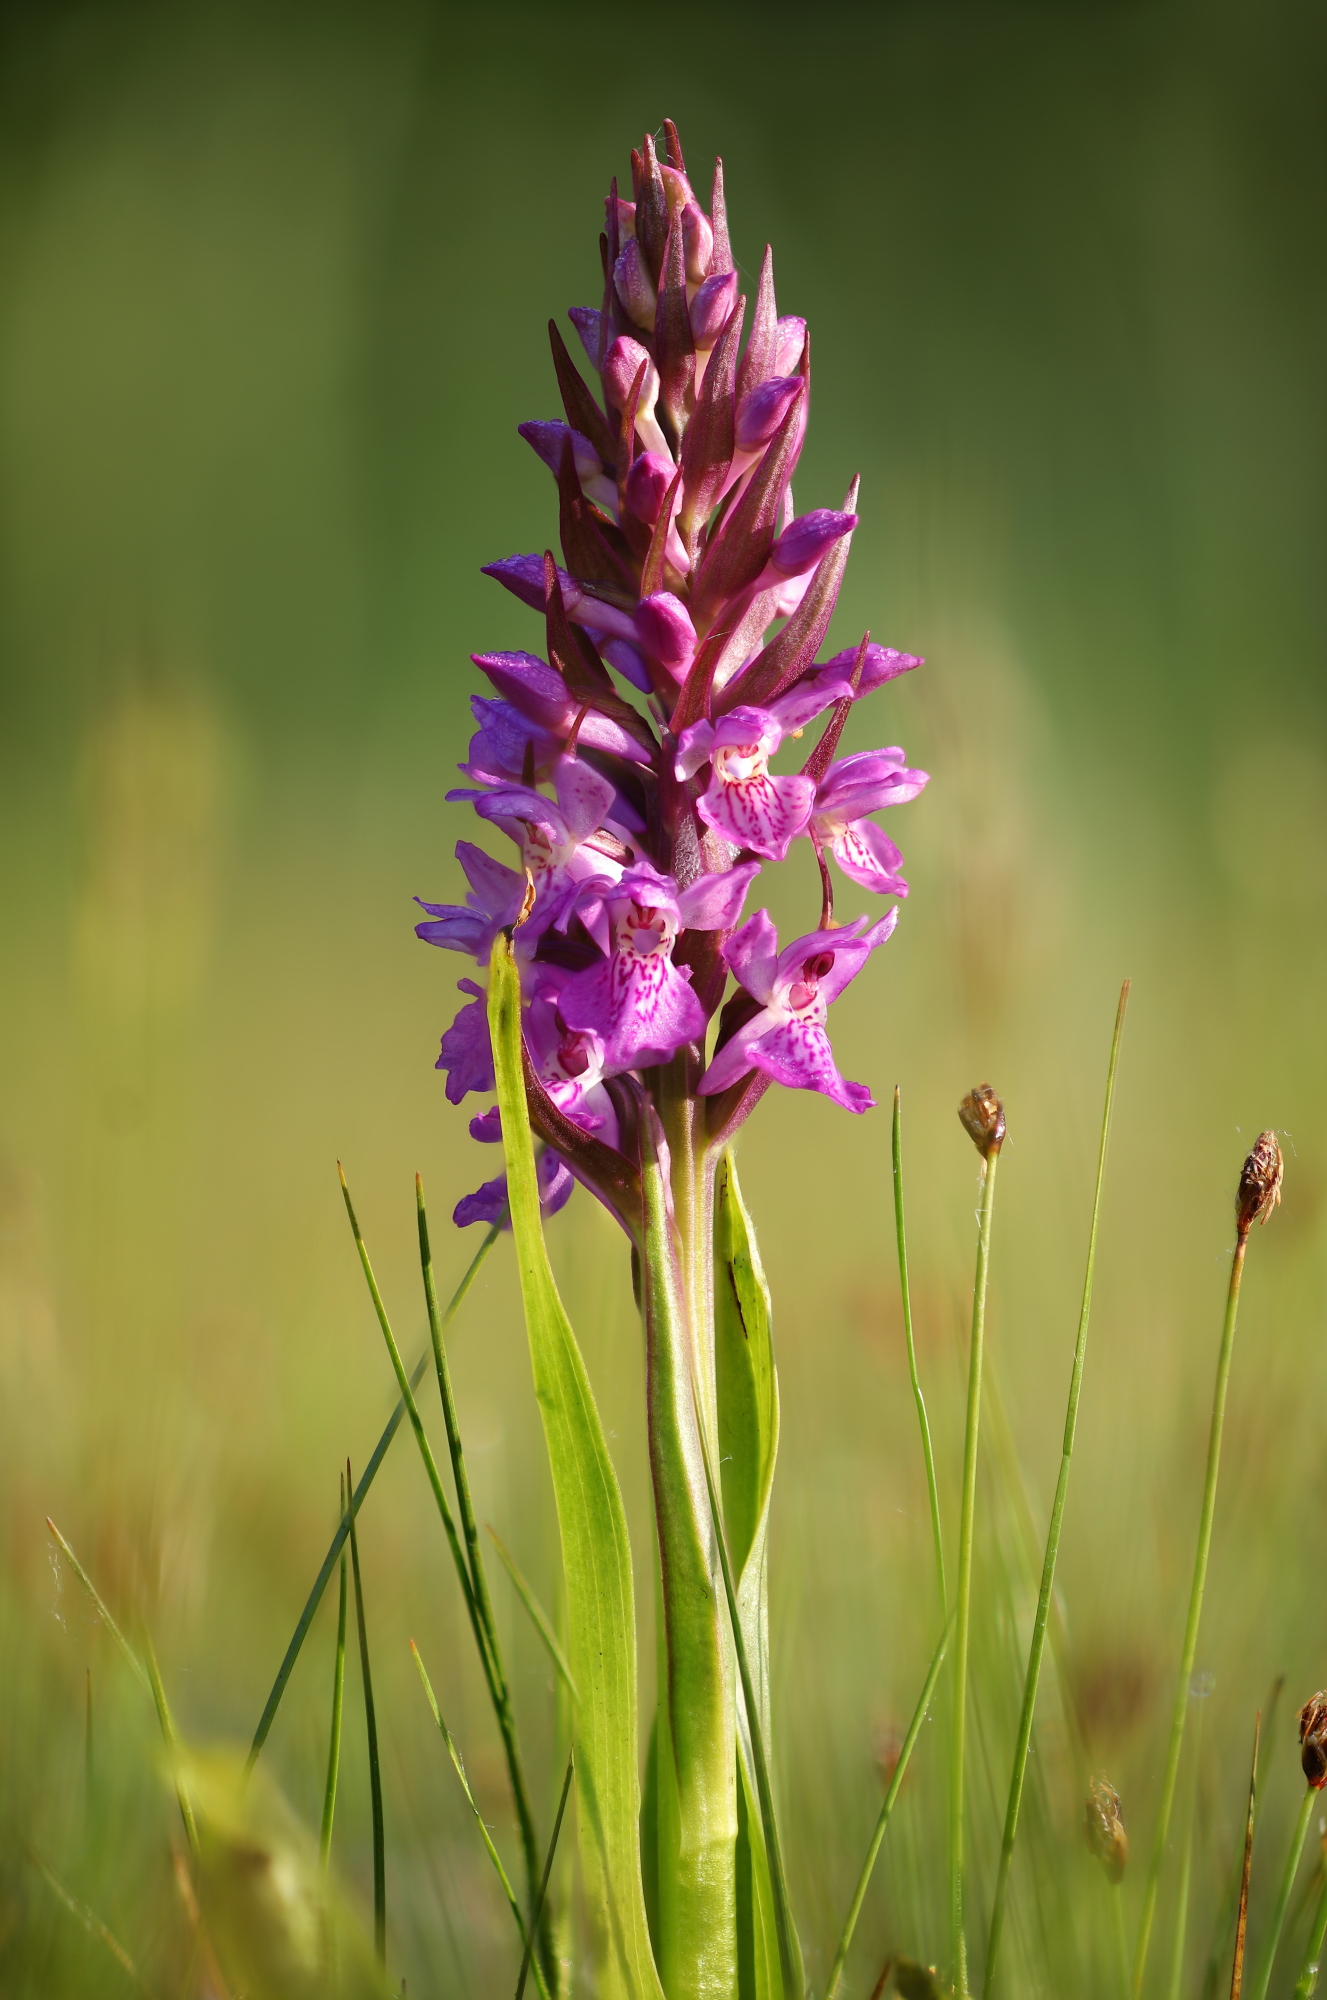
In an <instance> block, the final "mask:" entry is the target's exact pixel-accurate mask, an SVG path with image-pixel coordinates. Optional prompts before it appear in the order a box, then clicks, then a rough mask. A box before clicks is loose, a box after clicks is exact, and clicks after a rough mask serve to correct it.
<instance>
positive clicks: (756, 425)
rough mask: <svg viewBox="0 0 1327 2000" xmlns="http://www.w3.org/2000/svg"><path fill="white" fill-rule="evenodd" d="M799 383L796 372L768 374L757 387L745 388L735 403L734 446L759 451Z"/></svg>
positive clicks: (784, 412) (764, 444)
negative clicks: (743, 393)
mask: <svg viewBox="0 0 1327 2000" xmlns="http://www.w3.org/2000/svg"><path fill="white" fill-rule="evenodd" d="M801 387H802V378H801V376H800V375H771V376H770V378H769V380H768V381H767V382H762V383H761V384H760V387H759V388H758V389H749V390H748V391H747V393H746V395H745V396H743V398H742V400H741V401H740V402H739V404H738V405H737V426H736V442H737V449H738V450H739V451H747V452H750V451H763V449H764V447H765V446H766V445H767V444H768V443H769V441H770V439H771V438H772V437H773V435H774V433H775V431H776V430H777V429H778V428H779V425H780V424H781V423H782V422H783V420H784V418H785V417H786V416H787V414H788V410H789V408H790V406H791V404H792V403H793V401H794V399H795V398H796V396H797V395H798V393H799V392H800V390H801Z"/></svg>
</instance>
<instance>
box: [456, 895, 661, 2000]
mask: <svg viewBox="0 0 1327 2000" xmlns="http://www.w3.org/2000/svg"><path fill="white" fill-rule="evenodd" d="M488 1019H489V1029H490V1033H491V1036H492V1041H493V1067H494V1072H495V1075H496V1079H497V1095H498V1104H499V1106H500V1107H501V1113H502V1142H503V1150H504V1152H505V1154H506V1161H507V1189H508V1197H509V1200H510V1203H511V1220H512V1233H513V1236H514V1238H515V1247H516V1265H517V1270H518V1272H519V1275H520V1281H521V1298H522V1302H523V1304H524V1307H525V1326H526V1333H527V1336H528V1338H529V1343H530V1363H531V1368H532V1370H533V1373H534V1386H535V1396H536V1399H537V1401H538V1404H539V1413H540V1416H541V1417H542V1419H543V1424H544V1437H545V1441H546V1443H547V1446H548V1459H549V1467H550V1470H551V1472H552V1475H553V1492H554V1497H555V1500H556V1502H557V1511H558V1527H559V1531H560V1533H561V1538H562V1564H563V1572H564V1577H565V1582H566V1592H567V1639H568V1644H567V1652H568V1660H569V1665H570V1667H571V1671H572V1675H573V1678H574V1679H575V1683H576V1686H577V1689H578V1690H579V1693H580V1701H579V1703H578V1705H577V1707H576V1711H575V1724H574V1726H575V1743H576V1771H577V1775H578V1785H577V1795H578V1817H579V1821H580V1842H581V1861H582V1868H583V1873H584V1879H585V1895H586V1902H587V1905H588V1908H589V1911H590V1915H591V1920H592V1922H593V1924H594V1927H595V1933H596V1936H595V1947H596V1957H597V1961H598V1963H597V1974H598V1990H599V1992H600V1993H601V1994H602V1995H603V1996H604V2000H619V1997H620V1996H621V2000H627V1997H628V1996H629V2000H662V1994H663V1989H662V1987H661V1986H660V1984H659V1976H658V1973H657V1972H656V1970H655V1965H654V1958H653V1955H652V1953H651V1951H650V1938H649V1929H648V1926H647V1924H646V1919H645V1898H644V1894H643V1891H642V1887H641V1865H640V1825H639V1813H640V1777H639V1772H638V1770H637V1765H636V1754H637V1739H636V1607H635V1599H634V1592H633V1586H632V1574H631V1548H630V1544H629V1542H628V1539H627V1522H626V1515H625V1512H624V1510H623V1506H622V1495H621V1491H620V1489H619V1487H618V1483H617V1474H616V1473H615V1471H614V1470H613V1461H612V1459H611V1457H610V1456H609V1451H608V1444H607V1440H606V1439H605V1437H604V1429H603V1425H602V1424H601V1422H600V1421H599V1412H598V1410H597V1409H596V1407H595V1401H594V1395H593V1392H592V1390H591V1388H590V1382H589V1377H588V1376H587V1375H586V1372H585V1363H584V1361H583V1360H582V1358H581V1352H580V1349H579V1347H578V1346H577V1344H576V1336H575V1334H574V1333H573V1332H572V1329H571V1323H570V1321H569V1320H568V1318H567V1315H566V1312H565V1310H564V1308H563V1304H562V1300H561V1299H560V1298H559V1296H558V1290H557V1286H556V1285H555V1283H554V1282H553V1273H552V1269H551V1268H550V1265H549V1261H548V1251H547V1249H546V1247H545V1244H544V1235H543V1227H542V1224H541V1221H540V1215H539V1193H538V1188H537V1185H536V1182H535V1162H534V1146H533V1143H532V1140H531V1137H530V1126H529V1120H528V1117H527V1114H526V1107H525V1085H524V1081H523V1077H522V1072H521V990H520V979H519V975H518V973H517V970H516V962H515V959H514V957H513V955H512V948H511V941H510V939H509V938H508V937H506V936H505V935H504V934H502V933H499V935H498V937H497V938H496V939H495V940H494V944H493V954H492V958H491V960H490V965H489V991H488Z"/></svg>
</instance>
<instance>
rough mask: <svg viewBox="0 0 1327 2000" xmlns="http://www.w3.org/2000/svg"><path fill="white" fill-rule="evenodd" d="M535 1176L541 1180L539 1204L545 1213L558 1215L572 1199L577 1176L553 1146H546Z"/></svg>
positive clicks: (540, 1156)
mask: <svg viewBox="0 0 1327 2000" xmlns="http://www.w3.org/2000/svg"><path fill="white" fill-rule="evenodd" d="M535 1178H536V1179H537V1180H538V1182H539V1206H540V1208H541V1209H542V1210H543V1212H544V1214H545V1215H556V1214H557V1212H558V1210H559V1209H560V1208H565V1207H566V1205H567V1203H568V1202H569V1201H570V1200H571V1191H572V1189H573V1188H574V1187H575V1185H576V1176H575V1175H574V1174H573V1173H572V1171H571V1168H570V1167H569V1166H568V1165H567V1163H566V1161H565V1160H564V1159H563V1157H562V1155H561V1153H555V1152H554V1151H553V1150H552V1148H551V1147H545V1149H544V1151H543V1152H542V1153H541V1154H540V1155H539V1164H538V1166H537V1167H536V1168H535Z"/></svg>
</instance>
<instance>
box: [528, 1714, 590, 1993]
mask: <svg viewBox="0 0 1327 2000" xmlns="http://www.w3.org/2000/svg"><path fill="white" fill-rule="evenodd" d="M575 1769H576V1753H575V1751H573V1752H572V1754H571V1756H570V1757H568V1759H567V1775H566V1777H565V1778H564V1779H563V1780H562V1796H561V1798H560V1799H559V1800H558V1809H557V1816H556V1817H555V1819H554V1821H553V1833H552V1837H551V1838H550V1840H549V1843H548V1853H547V1855H546V1857H545V1859H544V1872H543V1874H542V1875H541V1876H540V1878H539V1895H538V1897H537V1899H536V1901H535V1906H534V1914H533V1916H532V1917H531V1919H530V1935H529V1937H528V1938H527V1939H526V1941H525V1957H524V1958H523V1959H522V1960H521V1970H520V1974H519V1977H518V1978H517V1981H516V2000H521V1995H522V1994H523V1993H524V1992H525V1981H526V1978H527V1975H528V1974H529V1971H530V1963H531V1947H532V1945H533V1944H534V1940H535V1936H536V1934H537V1932H538V1930H539V1920H540V1918H541V1917H542V1916H543V1914H544V1901H545V1898H546V1897H547V1895H548V1878H549V1876H550V1875H551V1874H552V1873H553V1857H554V1856H555V1855H556V1853H557V1851H558V1837H559V1835H560V1834H561V1832H562V1818H563V1814H564V1813H565V1812H566V1810H567V1800H568V1798H569V1797H570V1795H571V1780H572V1774H573V1772H574V1771H575ZM537 1971H538V1968H537V1967H536V1973H537Z"/></svg>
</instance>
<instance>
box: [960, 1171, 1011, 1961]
mask: <svg viewBox="0 0 1327 2000" xmlns="http://www.w3.org/2000/svg"><path fill="white" fill-rule="evenodd" d="M999 1158H1000V1153H999V1148H998V1147H993V1148H992V1150H991V1152H990V1154H989V1155H988V1157H987V1159H986V1162H985V1174H984V1178H983V1182H982V1191H981V1214H980V1218H979V1220H978V1224H977V1270H976V1276H975V1278H974V1281H973V1288H972V1343H971V1349H970V1352H969V1358H968V1412H967V1425H966V1430H965V1435H964V1441H963V1498H962V1506H961V1511H960V1515H959V1535H958V1603H957V1621H956V1625H955V1647H954V1728H953V1746H952V1756H953V1766H952V1769H951V1771H950V1788H949V1916H950V1946H951V1950H952V1954H953V1962H954V1991H955V1993H956V1994H957V1995H959V1996H960V2000H967V1992H968V1951H967V1940H966V1938H965V1937H964V1933H963V1754H964V1738H965V1732H966V1726H967V1705H968V1629H969V1624H970V1619H971V1610H972V1537H973V1528H974V1524H975V1521H976V1512H977V1438H978V1432H979V1430H980V1427H981V1366H982V1353H983V1349H984V1346H985V1339H986V1279H987V1274H988V1272H989V1270H990V1257H991V1213H992V1209H993V1206H994V1201H995V1169H996V1166H997V1164H998V1163H999Z"/></svg>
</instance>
